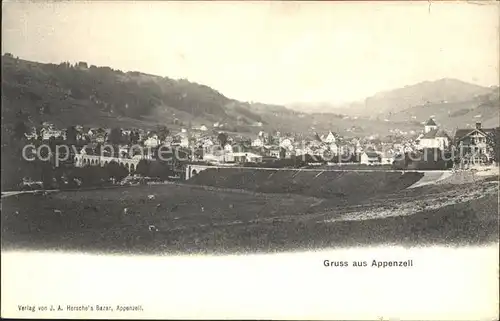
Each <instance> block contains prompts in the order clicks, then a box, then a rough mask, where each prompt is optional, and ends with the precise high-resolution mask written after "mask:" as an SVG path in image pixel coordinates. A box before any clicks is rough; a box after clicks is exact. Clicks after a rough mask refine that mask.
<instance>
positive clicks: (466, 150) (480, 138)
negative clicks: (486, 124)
mask: <svg viewBox="0 0 500 321" xmlns="http://www.w3.org/2000/svg"><path fill="white" fill-rule="evenodd" d="M494 134H495V129H493V128H491V129H486V128H482V127H481V123H480V122H477V123H476V127H475V128H474V129H457V131H456V132H455V139H454V140H455V145H456V147H457V148H458V152H459V155H460V158H461V161H462V163H466V164H483V163H485V162H488V161H489V160H490V158H491V156H490V155H491V152H492V150H493V146H492V145H491V143H489V141H490V137H492V135H494Z"/></svg>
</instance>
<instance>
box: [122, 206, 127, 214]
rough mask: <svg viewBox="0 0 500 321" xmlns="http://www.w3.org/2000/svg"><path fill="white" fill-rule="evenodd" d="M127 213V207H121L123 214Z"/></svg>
mask: <svg viewBox="0 0 500 321" xmlns="http://www.w3.org/2000/svg"><path fill="white" fill-rule="evenodd" d="M127 213H128V208H126V207H125V208H124V209H123V214H125V215H127Z"/></svg>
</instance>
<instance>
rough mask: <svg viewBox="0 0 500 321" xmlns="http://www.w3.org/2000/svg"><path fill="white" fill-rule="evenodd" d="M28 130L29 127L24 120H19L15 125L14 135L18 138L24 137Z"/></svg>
mask: <svg viewBox="0 0 500 321" xmlns="http://www.w3.org/2000/svg"><path fill="white" fill-rule="evenodd" d="M27 132H28V127H27V126H26V125H25V124H24V122H22V121H18V122H17V123H16V125H15V126H14V137H15V138H17V139H22V138H24V137H25V136H24V135H25V134H26V133H27Z"/></svg>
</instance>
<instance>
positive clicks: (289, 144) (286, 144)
mask: <svg viewBox="0 0 500 321" xmlns="http://www.w3.org/2000/svg"><path fill="white" fill-rule="evenodd" d="M280 147H282V148H284V149H286V150H293V141H292V140H291V139H290V138H283V139H281V142H280Z"/></svg>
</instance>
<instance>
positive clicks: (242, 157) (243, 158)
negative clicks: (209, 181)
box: [232, 152, 262, 163]
mask: <svg viewBox="0 0 500 321" xmlns="http://www.w3.org/2000/svg"><path fill="white" fill-rule="evenodd" d="M232 156H233V157H234V161H235V162H237V163H260V162H262V156H261V155H257V154H254V153H250V152H248V153H242V152H240V153H233V155H232Z"/></svg>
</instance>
